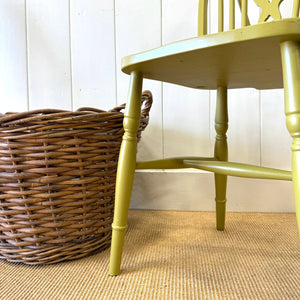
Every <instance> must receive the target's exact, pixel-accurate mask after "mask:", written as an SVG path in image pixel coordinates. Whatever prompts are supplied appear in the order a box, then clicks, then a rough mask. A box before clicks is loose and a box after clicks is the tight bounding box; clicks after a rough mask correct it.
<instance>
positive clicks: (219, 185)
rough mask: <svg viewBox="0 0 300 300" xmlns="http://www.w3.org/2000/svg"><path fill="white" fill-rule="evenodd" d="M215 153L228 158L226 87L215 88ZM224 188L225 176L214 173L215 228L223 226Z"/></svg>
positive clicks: (225, 184)
mask: <svg viewBox="0 0 300 300" xmlns="http://www.w3.org/2000/svg"><path fill="white" fill-rule="evenodd" d="M215 129H216V133H217V135H216V141H215V153H214V156H215V158H216V159H218V160H220V161H227V160H228V146H227V137H226V132H227V129H228V110H227V88H225V87H219V88H218V90H217V105H216V116H215ZM226 189H227V176H226V175H220V174H215V191H216V198H215V200H216V223H217V230H224V228H225V214H226Z"/></svg>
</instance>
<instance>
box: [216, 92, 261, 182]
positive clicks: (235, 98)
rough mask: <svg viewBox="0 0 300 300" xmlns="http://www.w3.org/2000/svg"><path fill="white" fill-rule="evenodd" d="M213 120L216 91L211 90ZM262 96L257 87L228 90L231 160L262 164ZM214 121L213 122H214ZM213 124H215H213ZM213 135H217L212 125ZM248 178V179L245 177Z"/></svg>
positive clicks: (228, 132)
mask: <svg viewBox="0 0 300 300" xmlns="http://www.w3.org/2000/svg"><path fill="white" fill-rule="evenodd" d="M211 97H212V117H211V119H212V121H213V116H214V111H215V99H216V92H215V91H212V92H211ZM259 99H260V96H259V91H257V90H255V89H238V90H229V91H228V115H229V121H228V125H229V128H228V131H227V137H228V156H229V160H231V161H235V162H242V163H250V164H260V157H261V156H260V101H259ZM212 123H213V122H212ZM212 125H213V124H212ZM212 132H213V133H212V137H213V138H214V137H215V133H214V129H213V126H212ZM245 180H247V179H245Z"/></svg>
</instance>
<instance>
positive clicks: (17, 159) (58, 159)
mask: <svg viewBox="0 0 300 300" xmlns="http://www.w3.org/2000/svg"><path fill="white" fill-rule="evenodd" d="M142 101H143V102H144V104H143V109H142V112H141V120H140V128H139V131H138V135H137V136H138V140H139V139H140V137H141V131H142V130H143V129H144V128H145V127H146V126H147V124H148V120H149V110H150V107H151V104H152V95H151V93H150V92H149V91H146V92H144V93H143V95H142ZM124 106H125V105H122V106H119V107H116V108H114V109H112V110H111V111H108V112H105V111H101V110H96V109H89V108H82V109H79V110H78V111H76V112H70V111H63V110H53V109H45V110H35V111H30V112H24V113H8V114H5V115H1V117H0V258H2V259H6V260H8V261H12V262H23V263H26V264H50V263H56V262H59V261H64V260H71V259H77V258H80V257H83V256H86V255H90V254H92V253H95V252H98V251H100V250H102V249H104V248H106V247H107V246H109V244H110V240H111V223H112V218H113V208H114V195H115V179H116V168H117V161H118V156H119V149H120V144H121V140H122V135H123V132H124V131H123V117H124V116H123V113H122V112H120V111H121V110H122V109H123V108H124Z"/></svg>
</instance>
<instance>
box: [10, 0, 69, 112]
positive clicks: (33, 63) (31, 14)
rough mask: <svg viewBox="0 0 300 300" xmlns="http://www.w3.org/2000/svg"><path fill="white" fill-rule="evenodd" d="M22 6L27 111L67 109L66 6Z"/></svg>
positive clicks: (36, 0)
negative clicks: (26, 72)
mask: <svg viewBox="0 0 300 300" xmlns="http://www.w3.org/2000/svg"><path fill="white" fill-rule="evenodd" d="M13 1H15V0H13ZM26 3H27V47H28V49H27V51H28V83H29V84H28V85H29V109H37V108H45V107H47V108H61V109H71V108H72V99H71V94H72V93H71V86H72V81H71V68H70V36H69V29H70V28H69V24H70V22H69V2H68V0H51V1H49V0H48V1H40V0H27V1H26Z"/></svg>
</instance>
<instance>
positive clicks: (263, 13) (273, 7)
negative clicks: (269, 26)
mask: <svg viewBox="0 0 300 300" xmlns="http://www.w3.org/2000/svg"><path fill="white" fill-rule="evenodd" d="M208 1H209V0H199V11H198V35H199V36H201V35H205V34H207V14H208V10H207V8H208ZM213 1H218V32H222V31H224V23H225V22H224V21H225V20H224V2H225V3H226V4H227V3H228V4H229V30H232V29H235V27H236V11H238V13H239V14H240V24H241V26H242V27H243V26H248V25H250V21H249V16H248V4H249V2H254V3H255V4H256V5H257V6H258V7H259V8H260V16H259V19H258V23H261V22H266V21H267V20H269V19H273V20H279V19H281V18H282V16H281V12H280V4H281V3H282V2H284V1H293V0H225V1H224V0H213ZM213 1H211V2H213ZM236 6H238V9H236ZM299 6H300V0H294V2H293V6H292V11H291V14H290V15H289V17H292V18H297V17H299ZM226 21H227V22H228V20H226Z"/></svg>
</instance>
